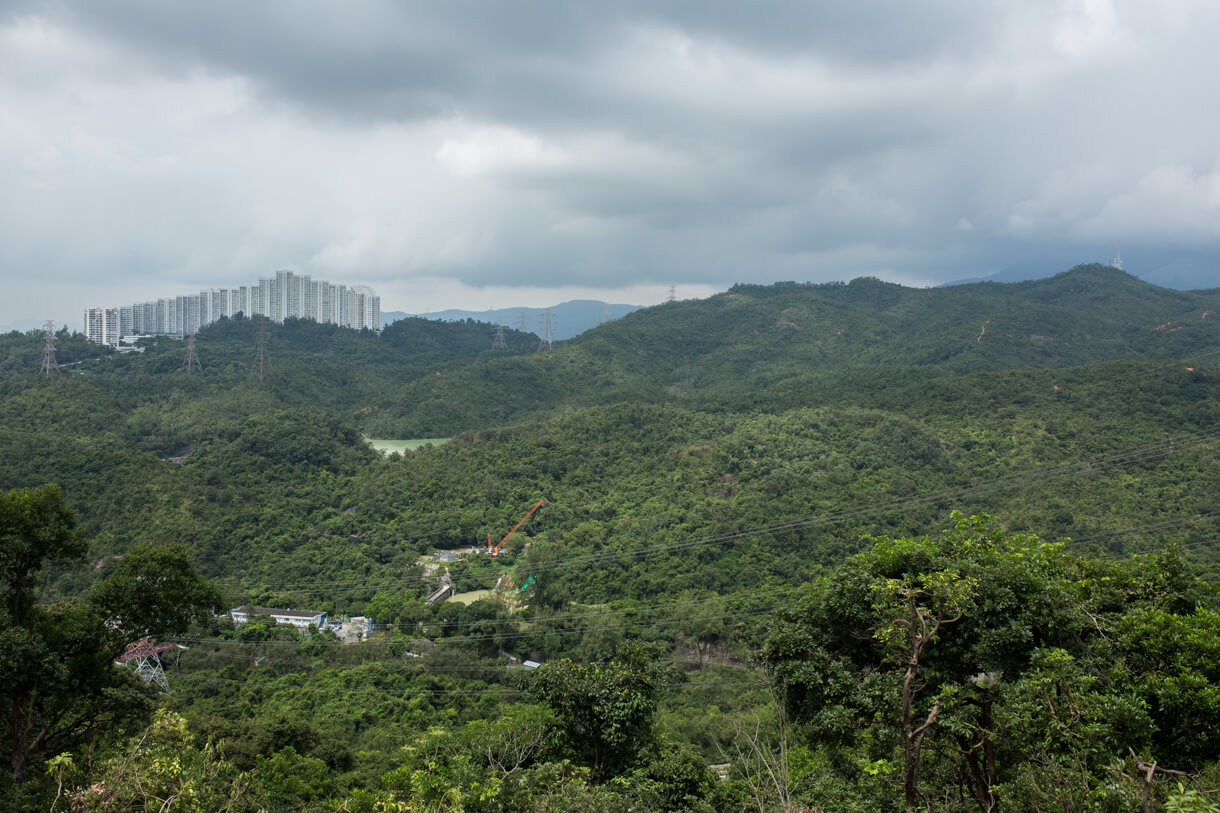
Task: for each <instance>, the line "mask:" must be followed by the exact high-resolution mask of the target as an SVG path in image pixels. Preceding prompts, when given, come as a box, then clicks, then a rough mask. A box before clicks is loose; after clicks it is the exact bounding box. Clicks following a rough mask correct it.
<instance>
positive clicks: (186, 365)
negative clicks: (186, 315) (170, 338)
mask: <svg viewBox="0 0 1220 813" xmlns="http://www.w3.org/2000/svg"><path fill="white" fill-rule="evenodd" d="M182 369H184V370H186V371H187V372H188V373H190V372H196V371H198V372H201V373H202V372H203V365H202V364H200V363H199V356H198V355H197V354H196V353H195V331H193V330H192V331H191V332H190V333H188V334H186V359H185V360H184V361H183V362H182ZM260 380H261V379H260Z"/></svg>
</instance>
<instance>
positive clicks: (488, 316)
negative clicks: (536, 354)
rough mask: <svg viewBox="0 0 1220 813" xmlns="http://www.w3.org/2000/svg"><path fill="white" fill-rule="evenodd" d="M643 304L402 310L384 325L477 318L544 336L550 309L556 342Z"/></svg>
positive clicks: (385, 315)
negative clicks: (401, 321) (410, 318)
mask: <svg viewBox="0 0 1220 813" xmlns="http://www.w3.org/2000/svg"><path fill="white" fill-rule="evenodd" d="M643 307H644V306H643V305H611V304H609V303H606V302H601V301H599V300H593V299H574V300H571V301H568V302H562V303H560V304H558V305H555V306H554V307H551V308H524V307H522V308H495V309H493V310H487V311H467V310H456V309H450V310H443V311H436V312H435V313H404V312H402V311H382V313H381V324H382V326H383V327H384V326H385V325H388V324H391V323H392V322H396V321H398V320H399V319H405V318H407V317H408V316H416V317H419V318H420V319H432V320H434V321H438V322H462V321H465V320H467V319H474V320H475V321H476V322H487V323H488V324H493V325H494V324H501V325H504V326H505V327H510V328H513V329H515V330H520V331H522V332H525V333H533V334H535V335H537V336H541V335H542V331H543V329H544V328H543V324H544V320H545V318H546V313H547V311H550V313H551V337H552V338H553V339H554V340H555V341H561V340H563V339H571V338H573V337H574V336H579V335H580V334H581V333H584V332H585V331H586V330H590V329H592V328H595V327H597V326H598V325H600V324H602V323H604V322H609V321H613V320H615V319H619V318H622V317H623V316H626V315H627V314H629V313H631V312H633V311H638V310H640V309H641V308H643Z"/></svg>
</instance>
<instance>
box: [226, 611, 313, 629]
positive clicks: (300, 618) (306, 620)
mask: <svg viewBox="0 0 1220 813" xmlns="http://www.w3.org/2000/svg"><path fill="white" fill-rule="evenodd" d="M253 615H269V616H271V617H272V618H273V619H275V623H277V624H291V625H292V626H294V627H296V628H297V629H299V630H302V631H305V630H308V629H309V625H310V624H313V625H314V627H315V628H317V629H322V627H324V626H326V613H323V612H318V611H317V610H277V609H274V608H272V607H234V608H233V609H232V610H229V616H230V617H232V619H233V623H234V624H245V623H246V622H247V621H249V620H250V616H253Z"/></svg>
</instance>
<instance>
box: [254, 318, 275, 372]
mask: <svg viewBox="0 0 1220 813" xmlns="http://www.w3.org/2000/svg"><path fill="white" fill-rule="evenodd" d="M254 345H255V347H256V348H257V353H256V355H255V357H254V364H253V365H252V366H251V367H250V375H252V376H255V377H257V378H258V383H260V384H261V383H263V379H265V378H267V377H269V376H270V375H271V363H270V362H268V361H267V319H266V317H263V318H262V319H259V320H258V333H257V334H255V337H254Z"/></svg>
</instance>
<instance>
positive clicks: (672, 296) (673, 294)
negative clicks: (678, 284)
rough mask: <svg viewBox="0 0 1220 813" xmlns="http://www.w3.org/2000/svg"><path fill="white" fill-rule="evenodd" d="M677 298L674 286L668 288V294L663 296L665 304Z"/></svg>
mask: <svg viewBox="0 0 1220 813" xmlns="http://www.w3.org/2000/svg"><path fill="white" fill-rule="evenodd" d="M677 298H678V294H677V293H676V292H675V291H674V286H672V285H671V286H669V293H668V294H667V295H666V296H665V301H666V302H673V301H674V300H676V299H677Z"/></svg>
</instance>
